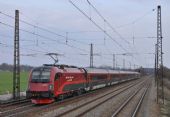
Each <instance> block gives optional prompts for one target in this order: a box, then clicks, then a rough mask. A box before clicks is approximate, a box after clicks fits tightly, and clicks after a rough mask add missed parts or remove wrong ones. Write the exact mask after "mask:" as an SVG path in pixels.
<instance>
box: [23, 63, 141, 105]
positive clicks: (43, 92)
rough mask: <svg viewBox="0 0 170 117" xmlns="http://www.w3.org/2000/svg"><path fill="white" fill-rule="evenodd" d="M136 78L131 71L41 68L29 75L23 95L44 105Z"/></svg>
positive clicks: (62, 67) (68, 67)
mask: <svg viewBox="0 0 170 117" xmlns="http://www.w3.org/2000/svg"><path fill="white" fill-rule="evenodd" d="M139 77H140V73H138V72H132V71H120V70H106V69H95V68H77V67H74V66H67V65H44V66H42V67H37V68H34V69H33V70H32V71H31V73H30V77H29V83H28V90H27V92H26V95H27V98H30V99H31V100H32V103H35V104H48V103H52V102H53V101H55V99H62V98H64V97H67V96H70V95H74V94H81V93H83V92H87V91H89V90H94V89H98V88H102V87H105V86H110V85H113V84H115V83H118V82H123V81H127V80H131V79H136V78H139Z"/></svg>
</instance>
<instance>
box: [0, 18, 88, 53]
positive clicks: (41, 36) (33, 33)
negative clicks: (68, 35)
mask: <svg viewBox="0 0 170 117" xmlns="http://www.w3.org/2000/svg"><path fill="white" fill-rule="evenodd" d="M0 24H3V25H5V26H8V27H11V28H14V26H12V25H9V24H7V23H3V22H1V21H0ZM19 30H20V31H23V32H26V33H29V34H32V35H36V36H38V37H40V38H43V39H47V40H52V41H56V42H58V43H59V44H62V45H66V46H68V47H71V48H74V49H78V50H80V51H85V52H88V51H87V50H85V49H82V48H78V47H76V46H73V45H70V44H66V43H64V42H61V41H59V40H55V39H52V38H49V37H45V36H43V35H40V34H37V33H35V32H31V31H28V30H25V29H21V28H20V29H19Z"/></svg>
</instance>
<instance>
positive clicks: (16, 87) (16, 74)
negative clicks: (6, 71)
mask: <svg viewBox="0 0 170 117" xmlns="http://www.w3.org/2000/svg"><path fill="white" fill-rule="evenodd" d="M19 98H20V52H19V10H15V32H14V67H13V99H19Z"/></svg>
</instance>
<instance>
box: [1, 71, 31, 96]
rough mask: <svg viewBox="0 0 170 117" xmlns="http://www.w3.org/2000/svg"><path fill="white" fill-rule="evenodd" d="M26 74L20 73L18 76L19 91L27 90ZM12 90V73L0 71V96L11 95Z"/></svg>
mask: <svg viewBox="0 0 170 117" xmlns="http://www.w3.org/2000/svg"><path fill="white" fill-rule="evenodd" d="M27 82H28V72H21V74H20V89H21V91H25V90H26V89H27ZM12 90H13V73H12V72H8V71H0V94H4V93H8V92H9V93H11V92H12Z"/></svg>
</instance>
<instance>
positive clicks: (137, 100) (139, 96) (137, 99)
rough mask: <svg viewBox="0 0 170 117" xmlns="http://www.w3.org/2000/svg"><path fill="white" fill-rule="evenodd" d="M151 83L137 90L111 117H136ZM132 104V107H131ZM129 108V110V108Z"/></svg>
mask: <svg viewBox="0 0 170 117" xmlns="http://www.w3.org/2000/svg"><path fill="white" fill-rule="evenodd" d="M150 84H151V81H149V83H147V84H146V85H145V86H144V87H141V88H138V89H137V90H136V91H135V92H134V93H133V94H132V95H131V96H129V97H128V98H127V100H125V101H124V102H123V103H122V104H121V105H120V107H119V108H118V109H117V110H116V111H115V112H114V113H113V115H112V116H111V117H122V116H127V117H136V115H137V113H138V111H139V109H140V106H141V104H142V102H143V99H144V97H145V95H146V93H147V91H148V89H149V87H150ZM132 104H133V105H132ZM130 107H131V108H130Z"/></svg>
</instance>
